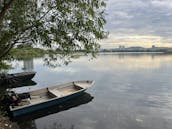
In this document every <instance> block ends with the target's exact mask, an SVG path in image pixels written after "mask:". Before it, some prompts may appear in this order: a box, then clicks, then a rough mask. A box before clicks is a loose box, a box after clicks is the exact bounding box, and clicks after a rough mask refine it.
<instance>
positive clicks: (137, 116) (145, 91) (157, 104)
mask: <svg viewBox="0 0 172 129" xmlns="http://www.w3.org/2000/svg"><path fill="white" fill-rule="evenodd" d="M88 60H89V58H88V57H85V56H82V57H81V58H79V59H75V60H74V61H73V62H72V63H71V64H69V65H68V66H61V67H57V68H50V67H46V66H44V65H43V61H42V60H41V59H34V69H35V71H36V72H37V76H36V77H35V78H34V81H36V82H37V85H36V86H34V87H29V88H27V87H25V88H19V89H18V90H21V91H22V90H25V91H26V90H34V89H40V88H43V87H47V86H53V85H57V84H63V83H66V82H70V81H73V80H83V79H89V80H95V85H94V86H93V87H92V88H90V89H89V90H88V91H87V92H88V93H90V94H91V95H92V96H94V97H95V98H94V100H93V101H91V102H89V103H88V104H85V105H83V106H82V105H81V106H78V107H77V108H71V109H70V110H66V111H65V112H59V113H54V114H51V115H47V116H44V117H40V118H36V117H35V118H36V119H35V120H34V124H35V125H36V128H37V129H44V128H45V127H46V128H48V129H50V128H51V127H53V126H54V125H55V123H56V124H57V125H62V127H63V128H65V129H70V128H71V127H72V125H74V128H75V129H114V128H115V129H171V127H172V79H171V78H172V74H171V73H172V65H171V64H172V55H165V54H129V55H128V54H123V55H121V54H119V55H118V54H109V55H107V54H105V55H99V56H98V57H97V58H96V59H94V60H90V61H88ZM18 63H19V64H20V65H19V67H17V68H16V69H14V70H11V72H15V71H21V68H22V67H23V64H22V62H18ZM32 123H33V122H32Z"/></svg>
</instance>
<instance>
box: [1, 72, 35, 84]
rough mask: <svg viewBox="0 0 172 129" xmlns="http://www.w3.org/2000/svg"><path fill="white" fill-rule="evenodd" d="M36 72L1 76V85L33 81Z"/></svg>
mask: <svg viewBox="0 0 172 129" xmlns="http://www.w3.org/2000/svg"><path fill="white" fill-rule="evenodd" d="M35 74H36V72H21V73H14V74H1V76H0V85H8V84H14V83H19V82H24V81H27V80H31V79H32V78H33V77H34V76H35Z"/></svg>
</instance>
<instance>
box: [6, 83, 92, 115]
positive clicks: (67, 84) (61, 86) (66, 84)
mask: <svg viewBox="0 0 172 129" xmlns="http://www.w3.org/2000/svg"><path fill="white" fill-rule="evenodd" d="M88 81H89V82H91V83H90V85H93V83H94V81H92V80H91V81H90V80H83V81H73V82H69V83H64V84H61V85H56V86H51V87H46V88H42V89H38V90H35V91H31V92H36V91H40V90H45V89H47V90H48V89H51V88H52V89H53V88H55V87H57V88H58V89H60V88H64V87H68V86H70V84H73V85H75V82H88ZM58 86H59V87H58ZM76 86H78V85H76ZM78 87H80V88H82V89H80V90H77V91H75V92H73V93H71V94H70V95H73V94H76V93H79V92H82V91H85V90H86V89H87V88H84V87H81V86H78ZM31 92H27V93H31ZM47 92H48V91H47ZM70 95H65V96H61V97H57V96H56V97H54V98H51V99H48V100H45V101H43V102H39V103H33V104H29V105H24V106H21V107H16V108H12V106H9V108H10V111H11V112H13V111H17V110H20V109H23V108H27V107H31V106H35V105H38V104H43V103H46V102H49V101H53V100H57V99H61V98H65V97H67V96H70Z"/></svg>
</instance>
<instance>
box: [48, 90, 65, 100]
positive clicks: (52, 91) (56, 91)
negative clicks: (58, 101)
mask: <svg viewBox="0 0 172 129" xmlns="http://www.w3.org/2000/svg"><path fill="white" fill-rule="evenodd" d="M48 92H49V93H50V94H52V95H53V96H55V97H58V98H60V97H63V94H62V93H61V92H60V91H58V90H57V89H48Z"/></svg>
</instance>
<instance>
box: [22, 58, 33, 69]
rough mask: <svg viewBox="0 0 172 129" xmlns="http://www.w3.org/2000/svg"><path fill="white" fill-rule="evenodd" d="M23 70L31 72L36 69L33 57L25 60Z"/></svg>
mask: <svg viewBox="0 0 172 129" xmlns="http://www.w3.org/2000/svg"><path fill="white" fill-rule="evenodd" d="M22 69H23V71H25V72H31V71H33V69H34V63H33V59H27V60H23V68H22Z"/></svg>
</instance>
